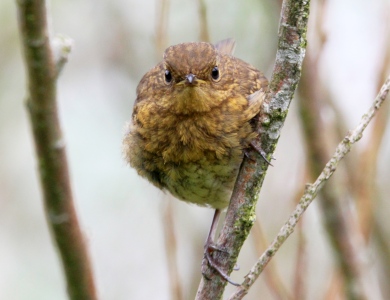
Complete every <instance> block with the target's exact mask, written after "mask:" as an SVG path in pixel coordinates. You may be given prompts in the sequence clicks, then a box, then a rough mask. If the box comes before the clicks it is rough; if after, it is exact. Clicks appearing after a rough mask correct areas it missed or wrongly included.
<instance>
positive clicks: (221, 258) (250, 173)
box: [196, 0, 310, 300]
mask: <svg viewBox="0 0 390 300" xmlns="http://www.w3.org/2000/svg"><path fill="white" fill-rule="evenodd" d="M309 4H310V1H307V0H285V1H284V2H283V5H282V11H281V19H280V25H279V44H278V45H279V46H278V50H277V53H276V61H275V67H274V72H273V75H272V79H271V82H270V86H269V89H270V96H269V98H268V99H267V100H266V101H264V103H263V106H262V113H260V117H259V119H260V120H259V127H260V128H259V138H258V139H257V141H255V142H256V143H257V144H261V146H262V148H263V150H264V151H265V152H266V153H268V159H270V157H271V155H272V153H273V151H274V150H275V147H276V143H277V141H278V139H279V136H280V131H281V129H282V127H283V124H284V120H285V118H286V116H287V112H288V108H289V105H290V102H291V99H292V97H293V95H294V92H295V88H296V86H297V84H298V82H299V79H300V75H301V67H302V61H303V58H304V56H305V47H306V30H307V21H308V17H309ZM248 156H249V157H258V158H257V159H256V160H254V159H248V158H244V161H243V163H242V165H241V168H240V172H239V175H238V177H237V181H236V184H235V187H234V190H233V194H232V198H231V201H230V205H229V208H228V211H227V214H226V218H225V221H224V224H223V227H222V230H221V233H220V236H219V238H218V240H217V246H218V248H222V249H226V251H214V252H213V254H214V260H215V262H216V263H217V264H218V266H220V268H221V269H222V270H224V271H225V272H226V273H227V274H230V273H231V271H232V270H233V267H234V265H235V263H236V261H237V257H238V254H239V252H240V249H241V247H242V245H243V243H244V241H245V240H246V238H247V236H248V235H249V232H250V229H251V227H252V225H253V223H254V221H255V218H256V215H255V207H256V202H257V197H258V194H259V190H260V188H261V185H262V183H263V180H264V177H265V173H266V170H267V168H268V165H267V163H266V162H265V161H264V160H263V159H262V158H261V157H259V155H258V153H256V152H255V151H251V152H250V153H248ZM207 278H209V279H205V278H202V281H201V283H200V285H199V289H198V292H197V296H196V299H202V300H205V299H213V300H215V299H220V298H221V297H222V294H223V291H224V288H225V285H226V281H225V280H223V279H222V278H221V277H220V276H219V274H217V273H215V272H212V271H210V272H209V273H207Z"/></svg>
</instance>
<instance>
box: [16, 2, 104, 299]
mask: <svg viewBox="0 0 390 300" xmlns="http://www.w3.org/2000/svg"><path fill="white" fill-rule="evenodd" d="M18 17H19V29H20V35H21V39H22V43H23V50H24V58H25V64H26V69H27V76H28V84H29V86H28V90H29V91H28V94H29V95H28V98H27V108H28V112H29V115H30V121H31V126H32V130H33V136H34V142H35V148H36V153H37V160H38V169H39V174H40V179H41V185H42V191H43V196H44V205H45V213H46V218H47V222H48V224H49V227H50V229H51V233H52V236H53V238H54V240H55V242H56V244H57V246H58V249H59V253H60V257H61V260H62V263H63V267H64V269H65V276H66V280H67V286H68V293H69V296H70V298H71V299H80V300H81V299H83V300H88V299H96V292H95V287H94V283H93V276H92V271H91V266H90V263H89V257H88V254H87V250H86V247H85V243H84V239H83V236H82V233H81V230H80V227H79V223H78V220H77V216H76V212H75V209H74V206H73V199H72V191H71V186H70V182H69V172H68V165H67V159H66V153H65V143H64V140H63V137H62V133H61V129H60V123H59V120H58V114H57V104H56V77H57V74H58V70H56V64H55V61H54V59H53V53H52V49H51V47H50V38H49V35H48V28H47V20H46V7H45V1H43V0H29V1H28V0H25V1H22V0H20V1H18Z"/></svg>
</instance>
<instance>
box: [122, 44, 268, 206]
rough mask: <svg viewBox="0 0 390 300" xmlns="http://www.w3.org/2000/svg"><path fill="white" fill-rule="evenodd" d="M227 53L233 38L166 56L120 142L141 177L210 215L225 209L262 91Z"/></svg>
mask: <svg viewBox="0 0 390 300" xmlns="http://www.w3.org/2000/svg"><path fill="white" fill-rule="evenodd" d="M233 49H234V41H233V40H231V39H229V40H224V41H222V42H220V43H218V44H216V45H215V46H214V45H212V44H209V43H183V44H179V45H175V46H171V47H169V48H168V49H166V51H165V53H164V58H163V61H162V62H160V63H159V64H158V65H157V66H155V67H154V68H153V69H151V70H150V71H149V72H148V73H146V74H145V76H144V77H143V78H142V80H141V81H140V83H139V85H138V88H137V99H136V101H135V104H134V111H133V115H132V120H131V123H130V125H129V128H128V131H127V133H126V135H125V137H124V140H123V149H124V155H125V159H126V161H127V162H129V163H130V165H131V166H132V167H133V168H135V169H136V170H137V172H138V174H139V175H141V176H143V177H145V178H147V179H148V180H149V181H150V182H151V183H153V184H154V185H155V186H157V187H158V188H160V189H163V190H168V191H169V192H170V193H171V194H172V195H174V196H175V197H177V198H178V199H180V200H184V201H187V202H192V203H196V204H199V205H204V206H211V207H214V208H216V209H221V208H224V207H226V206H227V205H228V203H229V199H230V195H231V193H232V189H233V185H234V182H235V180H236V177H237V172H238V169H239V166H240V164H241V162H242V159H243V155H244V149H245V148H247V147H248V146H249V144H250V142H251V141H252V140H253V139H254V138H255V137H256V133H255V131H254V128H253V124H251V119H253V117H254V116H255V115H256V114H257V113H258V112H259V110H260V105H261V103H262V101H263V99H264V97H265V91H266V89H267V85H268V82H267V79H266V78H265V77H264V75H263V74H262V73H261V72H260V71H258V70H256V69H255V68H254V67H252V66H251V65H249V64H248V63H246V62H244V61H242V60H240V59H238V58H236V57H233V56H232V55H231V54H232V52H233Z"/></svg>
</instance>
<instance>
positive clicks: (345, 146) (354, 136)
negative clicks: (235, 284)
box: [229, 76, 390, 300]
mask: <svg viewBox="0 0 390 300" xmlns="http://www.w3.org/2000/svg"><path fill="white" fill-rule="evenodd" d="M389 89H390V76H389V77H388V78H387V80H386V82H385V83H384V84H383V86H382V88H381V90H380V92H379V94H378V96H377V97H376V98H375V101H374V103H373V105H372V106H371V107H370V109H369V110H368V112H367V113H366V114H364V115H363V117H362V119H361V121H360V123H359V124H358V126H357V127H356V128H355V129H354V130H352V131H350V132H349V133H348V134H347V135H346V136H345V137H344V139H343V140H342V141H341V142H340V144H339V145H338V146H337V148H336V151H335V153H334V155H333V156H332V158H331V159H330V160H329V162H328V163H327V164H326V166H325V168H324V170H323V171H322V173H321V174H320V176H318V178H317V180H316V181H315V182H314V183H313V184H308V185H307V186H306V189H305V193H304V194H303V196H302V198H301V200H300V201H299V203H298V205H297V206H296V208H295V210H294V212H293V213H292V214H291V215H290V218H289V219H288V220H287V222H286V223H285V224H284V226H283V227H282V228H281V230H280V231H279V233H278V235H277V236H276V238H275V239H274V241H273V242H272V244H271V245H270V246H269V247H268V248H267V250H266V251H265V252H264V253H263V255H262V256H261V257H260V259H259V260H258V261H257V263H256V264H255V265H254V266H253V267H252V269H251V271H250V272H249V273H248V274H247V275H246V276H245V280H244V282H243V283H242V285H241V286H240V287H239V288H237V290H236V292H235V293H234V294H233V295H232V296H231V297H230V298H229V300H233V299H242V297H243V296H244V295H245V294H246V293H247V292H248V289H249V288H250V287H251V286H252V284H253V283H254V282H255V280H256V279H257V278H258V277H259V275H260V274H261V272H262V271H263V270H264V268H265V266H266V265H267V264H268V262H269V261H270V260H271V258H272V257H273V256H274V255H275V254H276V252H277V251H278V250H279V248H280V246H281V245H282V244H283V243H284V241H285V240H286V239H287V238H288V237H289V236H290V234H291V233H293V231H294V228H295V226H296V225H297V223H298V221H299V219H300V218H301V217H302V215H303V213H304V212H305V210H306V209H307V208H308V206H309V205H310V203H311V202H312V201H313V200H314V198H315V197H316V195H317V193H318V191H319V190H320V189H321V188H322V186H323V185H324V184H325V183H326V182H327V181H328V179H329V178H330V177H331V176H332V175H333V173H334V172H335V171H336V169H337V166H338V164H339V163H340V161H341V160H342V159H343V158H344V157H345V155H346V154H347V153H348V152H349V151H350V150H351V147H352V145H353V144H354V143H356V142H357V141H359V140H360V139H361V137H362V136H363V131H364V130H365V129H366V127H367V125H368V124H369V123H370V121H371V120H372V118H373V117H374V115H375V113H376V112H377V110H378V109H379V107H380V106H381V104H382V103H383V101H384V100H385V99H386V96H387V94H388V93H389Z"/></svg>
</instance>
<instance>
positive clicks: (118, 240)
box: [0, 0, 390, 300]
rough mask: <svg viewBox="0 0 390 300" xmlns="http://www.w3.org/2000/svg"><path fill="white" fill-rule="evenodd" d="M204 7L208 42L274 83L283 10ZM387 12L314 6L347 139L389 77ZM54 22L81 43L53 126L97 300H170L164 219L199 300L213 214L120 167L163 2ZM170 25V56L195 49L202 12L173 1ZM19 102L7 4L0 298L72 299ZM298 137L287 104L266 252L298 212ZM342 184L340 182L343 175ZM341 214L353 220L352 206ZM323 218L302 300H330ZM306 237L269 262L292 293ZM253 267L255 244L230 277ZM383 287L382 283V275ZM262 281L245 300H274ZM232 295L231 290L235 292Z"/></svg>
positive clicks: (273, 172)
mask: <svg viewBox="0 0 390 300" xmlns="http://www.w3.org/2000/svg"><path fill="white" fill-rule="evenodd" d="M205 3H206V8H207V21H208V30H209V35H210V39H211V41H213V42H216V41H218V40H221V39H224V38H227V37H232V38H234V39H235V40H236V42H237V46H236V51H235V55H236V56H237V57H239V58H241V59H243V60H245V61H247V62H249V63H251V64H253V65H254V66H256V67H257V68H259V69H260V70H263V72H264V73H265V74H266V76H267V77H269V76H270V74H271V72H272V67H273V64H274V59H275V51H276V46H277V28H278V22H279V13H280V7H279V5H280V3H279V2H278V1H272V0H257V1H255V0H247V1H222V0H215V1H211V0H209V1H205ZM389 7H390V1H389V0H375V1H363V0H355V1H353V0H346V1H335V0H330V1H327V5H326V6H320V5H319V4H318V2H316V1H313V3H312V12H311V13H312V14H311V16H310V24H309V32H308V40H309V49H308V53H310V51H312V52H313V53H316V51H318V41H317V40H318V31H316V30H315V28H316V24H317V25H318V22H321V27H322V30H323V32H325V33H326V41H325V42H324V44H323V45H322V46H321V47H322V52H321V57H320V59H319V62H318V74H319V75H318V76H319V80H320V81H321V84H322V86H323V87H324V88H325V89H326V90H327V92H328V95H329V97H330V98H331V99H332V101H333V103H334V105H335V107H337V108H338V109H339V111H340V112H341V113H342V119H343V121H344V122H345V123H346V126H347V128H353V127H354V126H356V124H357V122H358V121H359V119H360V117H361V115H363V114H364V113H365V112H366V111H367V109H368V107H369V106H370V105H371V103H372V101H373V99H374V97H375V95H376V93H377V91H378V84H379V83H380V82H381V80H382V78H381V77H380V74H381V70H383V69H384V64H385V63H387V66H388V65H389V62H388V61H385V60H384V57H385V55H386V53H388V52H389V46H390V45H389V39H388V37H389V32H390V31H389V24H388V20H389V17H390V16H389ZM48 10H49V17H50V20H51V21H50V29H51V32H52V33H53V34H55V33H61V34H65V35H67V36H69V37H71V38H72V39H73V40H74V45H73V50H72V53H71V55H70V59H69V62H68V63H67V65H66V66H65V68H64V70H63V72H62V74H61V76H60V79H59V81H58V102H59V113H60V119H61V123H62V129H63V132H64V136H65V139H66V143H67V152H68V159H69V164H70V171H71V179H72V184H73V192H74V195H75V200H76V203H75V205H76V208H77V210H78V216H79V218H80V221H81V224H82V226H83V231H84V233H85V237H86V239H87V244H88V247H89V252H90V255H91V261H92V264H93V267H94V274H95V279H96V284H97V288H98V292H99V295H100V299H115V300H117V299H118V300H120V299H123V300H125V299H172V297H171V294H170V293H171V292H170V288H169V281H170V279H169V278H170V277H169V272H168V267H167V266H168V262H167V256H166V247H165V245H164V224H165V223H166V221H167V220H166V219H165V218H166V214H165V212H166V210H167V209H169V210H172V214H173V222H174V229H175V235H176V241H177V262H178V268H179V274H180V278H179V280H180V284H181V286H182V290H183V299H191V298H193V297H194V295H195V292H196V288H197V285H198V283H199V280H200V276H201V275H200V263H201V259H202V252H203V242H204V240H205V238H206V235H207V232H208V229H209V226H210V224H211V219H212V215H213V213H214V212H213V211H212V210H210V209H206V208H199V207H196V206H191V205H188V204H185V203H182V202H180V201H176V200H172V199H171V198H170V197H169V196H168V195H164V194H163V193H162V192H161V191H159V190H157V189H156V188H155V187H153V186H152V185H151V184H149V183H148V182H147V181H146V180H144V179H141V178H140V177H139V176H138V175H137V174H136V172H135V171H134V170H132V169H130V168H129V167H128V166H126V164H125V163H124V162H123V160H122V156H121V139H122V135H123V132H124V126H125V123H126V122H127V121H128V120H130V116H131V112H132V105H133V101H134V100H135V89H136V86H137V83H138V81H139V80H140V79H141V77H142V76H143V74H144V73H145V72H147V71H148V70H149V69H150V68H151V67H153V66H154V65H155V64H156V63H157V62H158V61H159V60H160V59H161V58H162V52H161V51H158V50H157V48H158V47H157V46H156V38H157V35H156V32H158V28H159V23H158V20H159V18H160V17H159V16H160V14H161V1H158V0H145V1H135V0H128V1H124V0H114V1H88V0H83V1H72V0H70V1H60V0H58V1H51V2H49V3H48ZM167 18H168V19H167V20H168V23H167V27H166V29H165V30H164V33H165V36H166V39H165V40H164V41H163V43H164V44H165V46H168V45H171V44H176V43H180V42H186V41H198V40H199V39H200V17H199V3H198V1H195V0H192V1H190V0H184V1H178V0H172V1H169V10H168V14H167ZM387 70H389V68H387ZM304 72H305V70H304ZM25 97H26V78H25V72H24V66H23V58H22V55H21V47H20V41H19V35H18V29H17V13H16V3H15V2H14V1H1V2H0V141H1V142H0V299H5V300H24V299H26V300H27V299H28V300H35V299H39V300H46V299H47V300H49V299H50V300H51V299H56V300H57V299H58V300H61V299H67V295H66V286H65V283H64V277H63V275H62V269H61V265H60V262H59V259H58V256H57V253H56V250H55V248H53V243H52V241H51V238H50V235H49V232H48V229H47V226H46V222H45V217H44V215H43V207H42V200H41V190H40V186H39V180H38V176H37V175H38V174H37V165H36V161H35V157H34V147H33V141H32V135H31V129H30V126H29V122H28V115H27V113H26V110H25V107H24V99H25ZM389 100H390V99H388V100H387V101H388V102H389ZM322 113H323V114H322ZM322 113H321V116H319V117H322V118H325V119H326V120H328V121H329V122H333V121H334V120H335V118H337V116H336V115H335V114H334V113H333V112H332V110H329V109H328V110H326V109H325V110H323V112H322ZM387 115H388V113H387ZM388 127H389V126H387V130H385V132H384V134H383V140H382V143H381V146H380V150H379V152H378V153H379V154H378V158H377V169H376V180H375V186H376V188H377V191H378V194H379V195H380V196H378V199H376V200H378V201H377V202H376V206H375V207H376V209H375V211H376V215H375V218H376V220H377V223H380V224H381V228H383V229H384V232H385V234H387V237H390V229H389V228H390V219H389V218H388V214H389V213H390V201H389V200H390V197H389V195H390V179H389V178H390V167H389V166H390V130H389V128H388ZM301 131H302V130H301V124H300V117H299V114H298V109H297V103H296V101H293V103H292V106H291V108H290V112H289V115H288V118H287V122H286V124H285V126H284V128H283V131H282V135H281V138H280V140H279V143H278V147H277V150H276V152H275V154H274V156H275V157H276V161H274V163H273V165H274V167H271V168H269V170H268V174H267V176H266V179H265V183H264V186H263V189H262V192H261V195H260V199H259V203H258V207H257V212H258V219H259V220H260V222H261V224H262V228H263V230H264V232H265V235H266V236H267V238H268V239H269V240H272V239H273V237H274V236H275V234H276V233H277V231H278V230H279V228H280V227H281V225H282V224H283V223H284V221H285V220H286V219H287V217H288V215H289V213H291V212H292V210H293V208H294V206H295V204H294V201H295V198H296V194H297V193H298V194H299V192H300V191H301V190H302V188H303V186H304V182H305V163H306V159H305V157H306V154H305V147H304V141H303V137H302V132H301ZM371 133H372V127H371V128H370V129H369V130H368V133H367V134H366V135H365V136H364V138H363V139H362V140H361V142H359V144H358V145H356V147H355V148H354V149H353V151H352V152H353V153H354V155H356V156H357V157H358V156H361V155H362V153H363V150H364V149H365V147H367V145H368V143H369V142H368V137H369V136H370V134H371ZM318 134H319V135H322V134H324V133H321V132H319V133H318ZM336 142H337V141H336ZM332 147H333V146H332ZM332 149H334V147H333V148H332ZM351 154H352V153H351ZM352 164H353V161H352ZM356 172H359V169H356ZM336 177H337V180H340V181H341V182H343V172H340V173H338V174H337V176H336ZM345 184H347V183H344V185H345ZM168 201H171V203H172V206H171V207H168V206H167V205H166V203H167V202H168ZM316 201H317V200H316ZM341 201H343V203H345V204H346V205H345V206H346V209H349V210H351V211H353V208H351V207H350V206H351V205H350V203H353V199H345V198H344V199H341ZM318 209H319V208H318V206H317V203H314V204H313V205H312V206H311V207H310V208H309V209H308V211H307V213H306V215H305V217H304V219H303V229H302V233H303V234H304V241H305V250H304V253H305V255H304V260H305V263H304V265H303V266H302V268H304V271H302V272H304V274H305V275H304V278H305V279H304V280H305V284H304V288H305V295H306V297H307V299H323V298H324V297H325V296H324V295H326V292H327V291H328V289H329V286H330V285H331V281H332V280H331V279H332V276H333V275H332V274H333V272H334V266H333V263H332V262H333V260H332V253H331V251H330V246H329V244H328V242H327V237H326V234H325V232H324V228H323V227H322V223H321V217H320V214H319V211H318ZM298 236H299V235H298V234H293V235H292V236H291V238H290V239H289V240H288V241H287V243H286V244H285V245H284V246H283V247H282V249H281V251H280V252H279V253H278V254H277V255H276V257H275V258H274V268H276V270H277V272H278V273H279V276H280V280H281V281H282V282H283V284H284V286H285V287H286V288H287V290H290V291H291V290H293V289H294V276H296V272H297V270H298V271H299V268H300V267H298V268H297V267H296V264H297V249H298V246H299V244H300V243H301V242H300V241H298ZM389 240H390V239H389ZM375 251H376V250H375V243H374V242H370V243H369V244H368V253H369V254H370V255H369V257H368V259H369V260H368V261H367V262H366V263H367V266H368V268H369V269H370V270H371V272H374V271H376V270H377V268H379V265H381V262H380V261H379V260H378V258H377V257H376V256H375V253H376V252H375ZM258 256H259V254H258V253H257V251H256V249H255V246H254V242H253V240H252V239H251V238H250V239H248V241H247V242H246V243H245V245H244V248H243V250H242V252H241V255H240V257H239V264H240V266H241V270H240V271H238V272H234V274H233V275H232V278H233V279H234V280H235V281H241V279H242V277H243V276H244V275H245V274H246V272H247V271H248V270H249V269H250V267H251V266H252V265H253V263H254V262H255V260H256V258H257V257H258ZM373 270H374V271H373ZM377 274H379V275H378V276H377V277H380V276H384V275H383V274H384V273H383V271H381V270H379V271H378V272H377ZM381 274H382V275H381ZM375 278H376V277H375ZM266 279H267V276H262V277H261V279H260V280H259V281H258V282H257V283H256V284H255V286H254V287H253V289H252V290H251V292H250V293H249V295H248V296H247V298H246V299H277V298H274V297H275V293H273V292H272V288H270V287H269V281H267V280H266ZM378 281H379V282H380V280H378ZM232 290H233V287H232V286H228V288H227V292H229V291H232ZM228 294H229V293H228ZM318 295H321V296H320V297H318V298H317V296H318ZM324 299H325V298H324ZM373 299H375V298H373Z"/></svg>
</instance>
